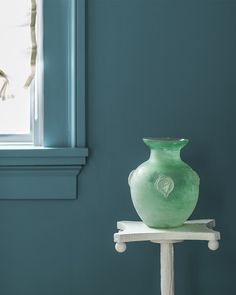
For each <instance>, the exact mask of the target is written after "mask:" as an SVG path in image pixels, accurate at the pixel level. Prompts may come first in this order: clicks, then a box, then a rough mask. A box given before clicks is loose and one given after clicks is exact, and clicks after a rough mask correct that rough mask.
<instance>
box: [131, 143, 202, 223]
mask: <svg viewBox="0 0 236 295" xmlns="http://www.w3.org/2000/svg"><path fill="white" fill-rule="evenodd" d="M144 143H145V144H146V145H147V146H148V147H149V148H150V150H151V152H150V157H149V159H148V160H147V161H145V162H143V163H142V164H140V165H139V166H138V167H137V168H136V169H135V170H133V171H132V172H131V173H130V175H129V178H128V182H129V186H130V193H131V197H132V201H133V204H134V207H135V209H136V211H137V213H138V215H139V217H140V218H141V219H142V221H143V222H144V223H145V224H146V225H148V226H150V227H155V228H170V227H177V226H181V225H182V224H183V223H184V222H185V221H186V220H187V219H188V218H189V217H190V215H191V214H192V213H193V210H194V208H195V206H196V204H197V200H198V193H199V177H198V175H197V173H196V172H195V171H193V170H192V168H191V167H190V166H189V165H187V164H186V163H184V162H183V161H182V160H181V158H180V151H181V149H182V148H183V147H184V146H185V145H186V144H187V143H188V140H187V139H171V138H144Z"/></svg>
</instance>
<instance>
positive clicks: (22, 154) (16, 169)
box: [0, 146, 88, 200]
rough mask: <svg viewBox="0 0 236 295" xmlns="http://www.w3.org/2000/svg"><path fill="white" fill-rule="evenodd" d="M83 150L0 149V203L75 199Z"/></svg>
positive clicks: (84, 152) (18, 147)
mask: <svg viewBox="0 0 236 295" xmlns="http://www.w3.org/2000/svg"><path fill="white" fill-rule="evenodd" d="M87 155H88V150H87V149H86V148H38V147H20V146H15V147H13V146H11V147H10V146H9V147H6V146H4V147H1V148H0V200H11V199H13V200H34V199H36V200H37V199H38V200H39V199H40V200H42V199H43V200H55V199H58V200H59V199H60V200H63V199H64V200H68V199H76V198H77V196H78V175H79V173H80V171H81V168H82V165H84V164H85V162H86V157H87Z"/></svg>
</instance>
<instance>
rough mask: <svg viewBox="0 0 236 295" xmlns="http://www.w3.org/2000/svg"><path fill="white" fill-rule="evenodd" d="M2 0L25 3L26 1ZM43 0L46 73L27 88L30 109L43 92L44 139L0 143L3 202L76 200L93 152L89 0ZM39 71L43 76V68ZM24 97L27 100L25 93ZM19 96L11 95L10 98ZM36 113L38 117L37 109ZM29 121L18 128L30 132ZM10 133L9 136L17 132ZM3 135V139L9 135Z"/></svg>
mask: <svg viewBox="0 0 236 295" xmlns="http://www.w3.org/2000/svg"><path fill="white" fill-rule="evenodd" d="M2 1H3V2H4V3H8V2H9V1H15V2H17V3H23V2H24V1H27V0H0V2H2ZM39 3H41V4H42V6H41V7H42V17H41V20H42V23H43V30H42V34H41V35H42V39H43V42H42V43H41V44H43V48H42V50H41V51H42V53H43V56H44V59H43V64H44V67H43V75H41V76H39V77H36V79H35V81H37V83H32V84H31V88H30V90H29V89H28V90H24V91H29V92H28V97H30V99H28V102H27V103H28V105H27V106H25V109H27V108H29V104H30V103H31V106H30V108H31V110H32V102H31V99H32V97H34V93H35V92H34V89H35V88H36V93H39V94H38V95H37V96H36V97H35V98H34V101H35V102H37V97H38V96H41V97H44V99H43V104H42V113H43V124H42V125H43V126H41V129H42V127H43V132H41V133H43V140H42V142H41V144H40V146H37V145H36V144H35V145H32V144H28V145H26V144H21V145H19V144H15V145H1V144H0V200H1V199H75V198H77V196H78V174H79V173H80V171H81V168H82V166H83V165H84V164H85V162H86V157H87V154H88V151H87V148H86V146H85V0H37V4H38V5H40V4H39ZM9 17H11V15H9ZM39 44H40V42H38V45H39ZM39 52H40V50H39ZM31 66H32V64H31ZM31 69H32V68H31ZM0 70H1V65H0ZM37 72H39V75H40V70H39V71H37ZM0 74H1V72H0ZM40 77H42V79H40ZM21 78H22V77H21ZM38 78H39V79H38ZM2 79H3V77H2ZM22 79H23V78H22ZM3 81H4V79H3ZM3 81H2V83H3ZM5 81H6V80H5ZM38 81H40V83H41V85H43V87H41V86H40V85H38ZM37 88H38V90H37ZM39 90H41V91H42V92H43V93H42V95H41V94H40V91H39ZM32 92H33V94H32ZM21 97H24V98H23V99H25V96H24V95H23V96H21ZM14 99H15V98H11V97H10V98H9V101H13V100H14ZM6 100H7V98H6ZM15 101H16V99H15ZM4 102H5V101H4ZM35 102H34V103H35ZM36 110H37V108H36ZM18 111H19V110H18ZM33 112H34V118H35V117H36V118H37V112H35V109H33ZM31 114H32V113H31ZM26 118H27V119H26ZM0 120H1V119H0ZM25 120H26V121H27V122H28V123H27V122H26V123H25V126H24V128H22V129H21V132H20V131H18V135H19V136H23V135H24V134H27V132H28V131H29V117H27V116H26V117H25ZM31 120H32V119H31ZM9 121H11V120H10V119H9ZM9 126H10V125H9ZM9 126H8V128H9ZM18 127H19V126H17V128H18ZM14 128H15V127H14ZM34 129H35V127H34ZM12 130H13V129H12ZM15 130H16V129H15ZM22 130H23V131H22ZM5 132H6V133H5V135H7V136H8V135H9V134H10V133H11V132H12V131H9V130H6V131H5ZM3 133H4V132H2V134H1V135H0V137H4V136H5V135H4V134H3ZM14 133H16V132H14ZM10 135H16V134H10ZM21 138H22V137H21ZM22 142H23V141H22Z"/></svg>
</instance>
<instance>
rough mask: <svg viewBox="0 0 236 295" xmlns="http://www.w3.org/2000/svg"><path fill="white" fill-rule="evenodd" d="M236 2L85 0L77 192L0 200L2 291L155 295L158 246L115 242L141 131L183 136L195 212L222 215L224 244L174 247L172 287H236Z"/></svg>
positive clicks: (182, 290)
mask: <svg viewBox="0 0 236 295" xmlns="http://www.w3.org/2000/svg"><path fill="white" fill-rule="evenodd" d="M235 28H236V2H235V1H227V0H225V1H220V0H215V1H214V0H204V1H201V0H188V1H187V0H186V1H183V0H175V1H170V0H88V1H87V127H88V130H87V141H88V146H89V148H90V157H89V160H88V164H87V166H86V167H85V168H84V169H83V171H82V174H81V175H80V177H79V193H80V195H79V199H78V200H76V201H18V202H16V201H1V203H0V293H1V295H78V294H79V295H111V294H112V295H120V294H124V295H134V294H135V295H143V294H158V290H159V279H158V276H159V257H158V255H159V249H158V246H156V245H153V244H149V243H133V244H130V245H128V251H127V252H126V253H124V254H118V253H116V252H115V251H114V244H113V232H114V231H115V227H116V221H117V220H122V219H131V220H136V219H137V215H136V213H135V211H134V209H133V206H132V203H131V200H130V195H129V190H128V185H127V175H128V173H129V171H130V170H132V169H133V168H135V167H136V166H137V165H138V164H139V163H141V162H142V161H143V160H144V159H146V158H147V156H148V150H147V149H146V147H145V146H144V144H142V141H141V138H142V137H143V136H150V135H153V136H178V137H186V138H189V139H190V140H191V143H190V144H189V145H188V146H187V147H186V148H185V151H184V153H183V158H184V159H185V161H186V162H188V163H189V164H191V166H192V167H193V168H195V170H196V171H198V173H199V174H200V176H201V192H200V200H199V203H198V206H197V208H196V210H195V213H194V216H193V218H216V220H217V224H218V226H217V228H218V229H219V230H220V231H221V232H222V242H221V248H220V249H219V250H218V251H216V252H211V251H209V250H208V248H207V243H206V242H186V243H184V244H178V245H176V294H182V295H189V294H191V295H199V294H201V295H209V294H214V295H222V294H224V293H225V292H227V293H228V294H234V293H235V292H234V288H233V286H234V277H235V275H234V265H235V263H236V259H235V258H236V256H235V252H234V247H235V242H236V241H235V240H236V238H235V234H234V231H235V230H234V223H235V222H234V215H235V206H236V199H235V191H234V185H235V173H234V164H235V161H236V156H235V151H234V150H235V145H236V139H235V134H234V133H235V132H234V124H235V123H236V119H235V108H236V103H235V97H236V83H235V81H236V34H235Z"/></svg>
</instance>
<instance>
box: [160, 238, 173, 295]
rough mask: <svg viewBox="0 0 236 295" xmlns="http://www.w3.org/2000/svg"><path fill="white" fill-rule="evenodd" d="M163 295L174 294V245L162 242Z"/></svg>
mask: <svg viewBox="0 0 236 295" xmlns="http://www.w3.org/2000/svg"><path fill="white" fill-rule="evenodd" d="M160 255H161V295H174V247H173V244H172V243H165V242H164V243H161V244H160Z"/></svg>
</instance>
